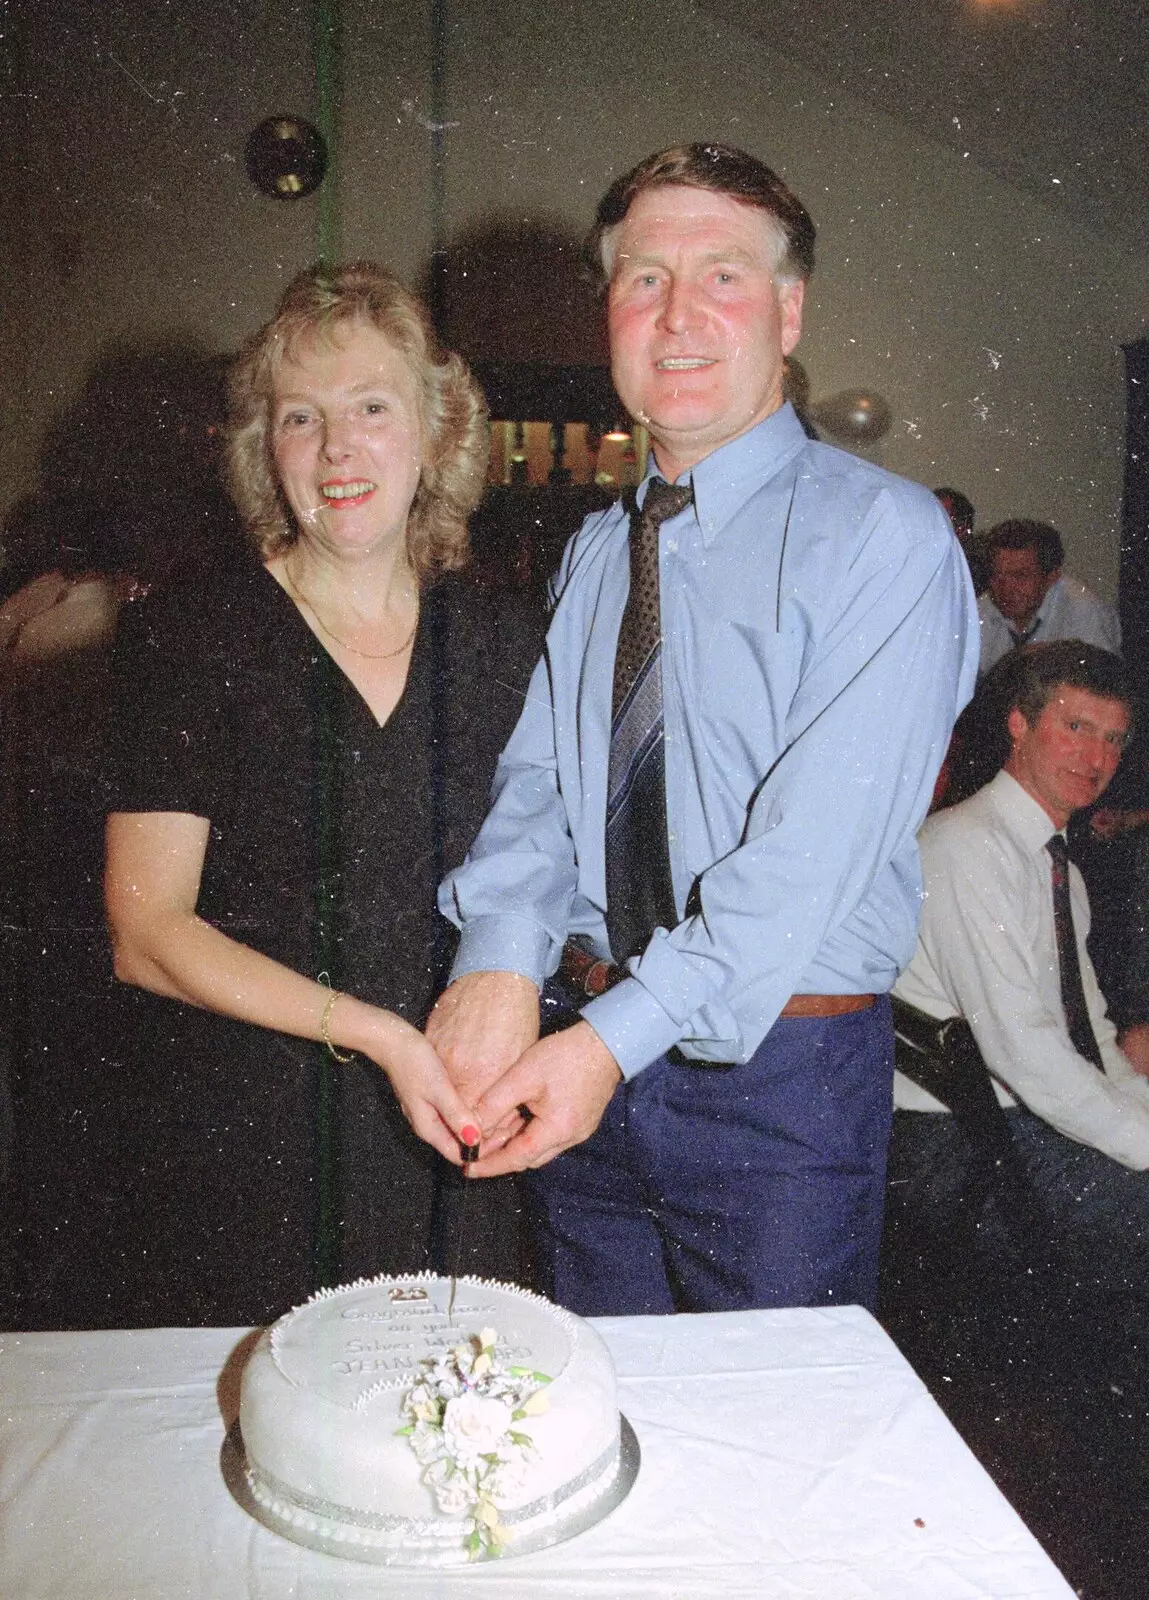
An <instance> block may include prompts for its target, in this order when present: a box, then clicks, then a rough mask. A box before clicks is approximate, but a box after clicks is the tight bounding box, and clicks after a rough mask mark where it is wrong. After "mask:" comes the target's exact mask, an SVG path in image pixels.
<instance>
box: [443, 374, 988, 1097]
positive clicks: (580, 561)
mask: <svg viewBox="0 0 1149 1600" xmlns="http://www.w3.org/2000/svg"><path fill="white" fill-rule="evenodd" d="M692 477H693V483H694V503H693V505H691V506H688V507H687V508H686V510H685V511H682V512H680V513H679V514H678V516H676V517H674V518H672V519H671V520H670V521H668V522H666V523H664V524H663V527H662V530H661V534H660V552H659V559H660V575H661V600H662V622H663V648H662V681H663V702H664V717H665V733H666V808H667V828H668V834H669V843H670V861H671V871H672V875H673V880H674V892H675V900H676V903H677V908H678V914H679V917H680V919H681V920H680V921H679V922H678V924H677V926H676V927H673V928H665V929H661V928H660V929H657V930H656V931H655V934H654V936H653V938H652V940H651V942H650V944H649V945H648V946H647V948H646V950H645V951H644V952H643V953H642V955H641V956H640V957H638V958H637V959H635V960H632V961H631V962H630V963H629V968H630V972H631V977H630V978H628V979H627V980H626V981H624V982H623V983H620V984H619V985H618V986H617V987H616V988H614V989H612V990H610V991H609V992H608V993H607V994H605V995H602V996H601V997H599V998H598V999H596V1000H592V1001H590V1002H589V1003H588V1004H587V1006H586V1007H585V1008H584V1010H583V1016H584V1017H585V1018H586V1020H587V1021H588V1022H589V1023H590V1024H591V1025H592V1027H593V1028H594V1030H595V1032H596V1033H598V1034H599V1036H600V1037H601V1038H602V1040H603V1042H604V1043H605V1044H606V1045H607V1047H608V1048H609V1049H610V1051H611V1052H612V1054H613V1055H614V1057H615V1059H616V1060H617V1061H618V1063H619V1066H620V1068H621V1069H622V1071H623V1073H624V1075H625V1076H627V1077H632V1076H633V1075H634V1074H635V1073H636V1072H639V1071H641V1070H642V1068H643V1067H645V1066H648V1065H649V1064H650V1062H651V1061H653V1060H654V1059H655V1058H656V1057H658V1056H659V1055H661V1054H663V1053H664V1052H665V1051H666V1050H668V1049H669V1048H670V1047H671V1046H672V1045H675V1044H677V1045H679V1046H680V1047H681V1049H682V1050H683V1051H684V1053H685V1054H686V1055H688V1056H691V1057H694V1058H696V1059H699V1060H703V1061H721V1062H740V1061H746V1060H748V1059H749V1057H750V1056H751V1055H752V1054H753V1053H754V1051H755V1050H756V1049H757V1047H758V1045H759V1044H760V1043H761V1041H762V1039H763V1038H764V1037H765V1035H766V1033H767V1032H768V1031H769V1029H770V1028H771V1026H772V1025H773V1023H774V1022H775V1020H776V1019H777V1017H778V1015H779V1013H780V1011H781V1009H782V1007H783V1006H784V1005H785V1003H786V1001H787V1000H788V999H789V998H790V996H791V995H792V994H794V993H798V992H805V993H808V994H859V993H860V994H865V993H881V992H885V991H886V990H888V989H889V988H890V987H891V986H892V985H893V982H894V979H895V978H896V977H897V974H898V972H899V970H900V968H902V967H903V966H904V965H905V964H906V963H907V962H908V961H909V959H910V956H911V955H912V954H913V950H914V942H915V935H916V930H917V921H918V911H919V907H920V901H921V877H920V871H919V865H918V854H917V846H916V843H915V840H914V834H915V831H916V829H917V827H918V825H919V823H920V822H921V821H922V818H923V817H924V816H925V813H926V809H927V806H928V804H929V800H930V795H931V792H932V789H933V784H934V780H935V777H936V775H937V771H938V768H939V766H940V764H941V761H942V757H943V756H944V754H945V749H946V743H947V741H948V738H949V734H950V730H951V728H952V726H953V723H954V719H955V718H956V716H957V713H958V711H959V710H960V709H961V707H962V706H963V705H964V704H965V702H966V701H967V700H968V698H969V696H970V694H971V693H972V690H973V685H974V681H975V677H976V673H977V659H978V628H977V613H976V610H975V602H974V596H973V590H972V587H971V584H970V580H969V574H968V571H967V568H966V564H965V561H964V560H963V558H962V555H961V551H960V549H959V547H958V544H957V542H956V540H955V539H954V536H953V533H952V531H951V528H950V525H949V522H948V520H947V518H946V516H945V513H944V512H943V511H942V509H941V507H940V506H939V505H938V503H937V501H936V500H935V499H934V497H933V495H932V494H931V493H930V492H929V491H928V490H926V489H923V488H921V487H920V486H919V485H917V484H913V483H909V482H907V481H906V480H905V479H903V478H897V477H894V476H893V475H892V474H890V473H888V472H885V471H883V470H882V469H881V468H878V467H875V466H872V465H870V464H869V463H867V462H864V461H861V460H859V459H857V458H856V457H854V456H851V455H848V454H846V453H845V452H843V451H840V450H836V449H834V448H833V447H831V446H828V445H824V444H820V443H817V442H815V441H811V440H809V439H807V437H806V435H805V433H804V432H803V430H802V428H801V426H800V424H799V422H798V420H797V418H796V417H795V415H794V412H793V410H792V409H791V408H790V406H789V405H786V406H783V407H782V409H781V410H779V411H776V412H774V413H773V414H772V415H771V416H769V417H767V418H766V419H765V421H763V422H761V423H759V424H758V426H757V427H755V428H754V429H752V430H751V431H750V432H749V433H746V434H743V435H741V436H740V437H739V438H737V439H733V440H731V441H730V442H729V443H728V444H725V445H722V446H721V447H720V448H719V449H717V450H715V451H714V452H713V453H712V454H711V455H709V456H707V457H706V458H705V460H703V461H700V462H699V463H698V465H697V466H696V467H695V468H694V471H693V474H692ZM644 493H645V485H643V486H642V487H641V488H640V490H639V497H640V499H641V498H642V496H643V495H644ZM627 534H628V521H627V517H626V514H625V512H624V510H623V509H622V507H621V506H620V505H615V506H612V507H611V508H610V509H609V510H607V511H605V512H602V513H599V514H598V515H595V516H592V517H590V518H588V520H587V522H586V523H585V524H584V525H583V527H582V528H581V529H580V530H579V532H578V533H577V534H576V535H575V537H574V538H573V539H572V540H571V542H570V544H569V545H568V547H567V549H566V551H565V553H564V556H563V560H562V564H561V567H560V570H559V573H558V575H557V578H556V579H555V585H554V592H555V608H554V614H553V617H552V620H551V626H550V630H549V632H548V635H547V642H546V646H545V650H544V654H543V658H542V660H541V661H540V663H539V665H538V667H537V668H536V671H535V674H534V677H533V678H532V680H531V685H530V689H529V692H528V696H527V703H526V706H525V708H524V711H523V714H522V717H521V719H520V721H519V724H518V726H517V728H516V729H515V732H514V734H513V735H512V737H511V740H510V743H509V744H508V746H507V748H506V750H505V752H504V754H503V757H502V759H501V761H500V763H499V767H498V770H497V772H496V776H495V782H494V787H493V804H492V808H491V811H490V813H489V815H488V817H487V820H486V821H485V823H484V824H483V827H482V829H481V830H480V832H479V836H478V838H477V839H476V841H475V843H474V846H473V847H472V849H471V852H470V855H469V856H468V858H467V860H466V861H465V862H464V864H463V865H462V866H461V867H460V868H459V869H458V870H457V871H455V872H453V873H452V874H451V875H450V876H449V877H448V878H447V879H446V881H445V882H444V884H443V886H442V889H441V890H440V902H439V903H440V907H441V909H442V910H443V912H444V913H445V915H447V916H448V917H450V918H451V920H452V921H453V922H455V923H456V924H457V925H458V926H459V927H460V928H461V930H462V938H461V942H460V946H459V951H458V955H457V957H456V961H455V967H454V974H453V975H454V976H455V977H458V976H460V975H461V974H463V973H466V972H473V971H481V970H486V969H495V970H503V971H513V972H519V973H522V974H524V975H525V976H526V977H529V978H531V979H532V980H533V981H534V982H536V983H539V984H540V985H541V983H542V981H543V980H544V979H545V977H546V976H547V975H549V974H550V973H551V972H553V971H554V970H555V968H556V966H557V964H558V960H559V956H560V954H561V950H562V945H563V942H564V940H565V939H566V938H567V936H568V934H570V933H575V932H579V933H583V934H586V935H588V936H589V938H590V939H591V941H592V943H593V944H594V946H595V947H596V949H598V950H599V951H600V953H602V954H604V955H605V954H606V953H607V952H608V949H609V947H608V944H607V939H606V926H605V921H604V915H603V913H604V908H605V905H606V865H605V859H604V838H605V805H606V792H605V791H606V776H607V761H608V750H609V742H610V708H611V681H612V675H613V667H614V655H615V647H616V644H617V640H618V631H619V624H620V621H621V618H622V612H623V607H624V605H625V603H626V595H627V589H628V585H629V564H628V550H627Z"/></svg>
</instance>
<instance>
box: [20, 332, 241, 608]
mask: <svg viewBox="0 0 1149 1600" xmlns="http://www.w3.org/2000/svg"><path fill="white" fill-rule="evenodd" d="M226 366H227V361H226V359H225V358H221V357H218V356H212V355H210V354H209V353H208V352H207V351H206V350H204V349H202V348H201V347H199V346H197V345H194V344H191V343H187V342H169V341H162V342H156V343H152V344H145V345H133V344H128V343H126V342H119V343H116V344H113V345H111V346H109V347H108V349H107V350H105V351H104V352H103V353H102V354H101V355H100V356H99V357H98V359H97V360H96V362H95V364H94V365H93V366H92V368H91V370H90V372H89V373H88V377H87V380H86V381H85V384H84V387H83V389H82V390H81V392H80V393H79V394H78V395H77V397H76V398H75V400H73V401H72V403H71V404H70V405H68V406H67V407H66V408H64V409H63V410H62V411H61V412H60V413H59V414H58V415H57V416H56V418H55V419H54V420H53V422H52V423H51V425H50V426H49V428H48V430H47V433H46V434H45V437H44V441H43V444H42V445H41V448H40V452H39V481H38V483H37V486H36V488H35V489H34V490H33V491H32V492H31V493H30V494H29V495H26V496H25V497H24V499H23V500H21V501H19V502H18V503H17V505H16V506H15V507H14V508H13V510H12V512H11V513H10V515H9V517H8V518H7V521H6V524H5V527H4V530H3V534H2V536H0V546H2V548H3V552H4V564H3V568H2V569H0V593H2V594H11V593H13V592H14V591H15V590H16V589H18V588H20V587H21V585H22V584H24V583H25V582H27V581H28V579H29V578H33V577H35V576H37V575H38V574H39V573H42V572H48V571H52V570H54V569H56V568H57V567H58V568H60V569H61V570H63V571H65V572H66V573H68V574H75V573H79V572H83V571H98V572H115V571H122V572H131V573H133V574H134V575H135V576H136V577H138V578H140V579H141V580H143V581H145V582H148V583H161V582H165V581H167V580H168V579H170V578H171V577H172V576H174V575H175V574H177V573H178V572H180V571H182V570H185V569H191V570H195V569H196V568H197V567H201V566H202V565H205V564H208V563H210V562H213V561H215V560H218V559H221V558H223V557H225V556H227V555H229V554H230V553H231V552H232V551H233V550H234V546H235V539H236V536H237V532H238V522H237V519H236V516H235V513H234V511H233V510H232V508H231V503H230V501H229V500H228V498H227V496H226V494H225V493H224V491H223V488H222V485H221V482H220V478H219V470H218V455H219V442H220V434H221V428H222V424H223V420H224V416H225V396H224V384H225V373H226Z"/></svg>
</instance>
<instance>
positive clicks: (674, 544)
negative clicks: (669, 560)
mask: <svg viewBox="0 0 1149 1600" xmlns="http://www.w3.org/2000/svg"><path fill="white" fill-rule="evenodd" d="M666 549H667V553H668V554H669V555H672V556H673V555H677V553H678V540H677V539H668V540H667V541H666Z"/></svg>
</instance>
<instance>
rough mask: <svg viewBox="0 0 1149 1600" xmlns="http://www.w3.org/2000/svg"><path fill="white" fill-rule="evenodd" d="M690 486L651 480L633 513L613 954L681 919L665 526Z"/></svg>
mask: <svg viewBox="0 0 1149 1600" xmlns="http://www.w3.org/2000/svg"><path fill="white" fill-rule="evenodd" d="M692 498H693V490H692V489H691V488H690V486H689V485H682V486H676V485H672V484H669V483H664V482H663V480H662V479H661V478H652V479H651V481H650V483H649V484H648V486H647V490H646V499H645V501H644V502H643V507H642V510H641V511H639V510H638V509H637V507H636V508H635V510H634V511H633V512H632V514H631V519H630V593H629V595H628V596H627V601H626V610H625V611H624V612H623V615H622V626H621V628H620V629H619V635H618V651H617V653H616V655H615V663H614V694H613V697H612V704H611V732H610V771H609V777H608V781H607V802H606V926H607V933H608V935H609V937H610V950H611V955H612V956H613V957H614V959H615V961H618V962H622V961H625V960H626V959H627V957H628V956H632V955H635V954H637V953H638V951H640V950H642V949H643V948H644V947H645V946H646V944H647V943H648V942H649V940H650V936H651V934H652V933H653V932H654V930H655V928H658V927H663V928H670V927H673V926H674V924H675V922H676V921H677V920H678V918H677V914H676V911H675V906H674V890H673V886H672V883H671V877H670V851H669V845H668V843H667V837H666V765H665V760H664V750H663V734H662V672H661V667H660V661H659V658H660V655H661V652H662V616H661V610H660V605H659V593H658V530H659V528H660V527H661V525H662V524H663V523H664V522H665V521H666V519H667V518H668V517H673V516H674V515H675V514H676V513H677V512H679V511H681V510H682V509H683V507H684V506H688V505H689V504H690V501H691V499H692Z"/></svg>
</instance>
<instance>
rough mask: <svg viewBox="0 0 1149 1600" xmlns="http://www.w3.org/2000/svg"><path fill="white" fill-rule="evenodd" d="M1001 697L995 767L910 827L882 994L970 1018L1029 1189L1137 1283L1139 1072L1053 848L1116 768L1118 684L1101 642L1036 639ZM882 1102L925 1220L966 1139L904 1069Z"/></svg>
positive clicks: (1070, 881)
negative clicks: (1003, 708) (905, 924)
mask: <svg viewBox="0 0 1149 1600" xmlns="http://www.w3.org/2000/svg"><path fill="white" fill-rule="evenodd" d="M1005 704H1006V705H1007V707H1008V710H1007V712H1006V726H1007V731H1008V734H1009V756H1008V758H1007V760H1006V763H1005V766H1004V768H1003V770H1002V771H1001V772H999V773H998V775H997V776H996V777H995V778H994V779H993V780H992V782H990V783H988V784H987V785H986V786H985V787H984V788H983V789H979V790H978V792H977V793H976V794H975V795H973V796H972V797H971V798H970V799H968V800H966V801H964V802H963V803H962V804H961V805H957V806H954V807H953V808H952V809H950V810H948V811H942V812H939V813H937V814H936V815H935V816H933V817H931V818H930V819H929V820H928V821H927V822H926V823H925V825H924V827H923V828H922V829H921V831H920V833H919V835H918V842H919V846H920V850H921V860H922V872H923V877H924V884H925V906H924V911H923V916H922V924H921V930H920V933H919V938H918V947H917V950H916V952H915V954H914V957H913V960H912V961H911V962H910V965H909V967H908V968H907V969H906V971H905V972H904V973H903V974H902V976H901V978H900V979H899V980H898V983H897V985H896V988H895V991H894V992H895V994H897V995H898V996H900V998H901V999H903V1000H905V1001H908V1002H909V1003H910V1004H911V1005H913V1006H916V1007H918V1009H919V1010H921V1011H924V1012H927V1013H928V1014H929V1015H930V1016H932V1017H936V1018H938V1019H944V1018H948V1017H955V1016H960V1017H964V1018H965V1020H966V1021H967V1022H968V1024H969V1026H970V1028H971V1030H972V1032H973V1036H974V1039H975V1041H976V1043H977V1046H978V1049H979V1050H980V1052H981V1055H982V1058H983V1060H984V1061H985V1064H986V1066H987V1067H988V1069H989V1072H990V1075H991V1078H992V1081H993V1086H994V1088H995V1090H996V1094H997V1098H998V1101H999V1102H1000V1104H1001V1105H1002V1106H1003V1107H1005V1108H1007V1109H1006V1112H1005V1117H1006V1121H1007V1123H1008V1126H1009V1129H1010V1132H1011V1134H1012V1137H1013V1144H1014V1146H1015V1148H1016V1151H1017V1154H1018V1156H1019V1158H1020V1162H1021V1167H1022V1170H1023V1172H1024V1175H1025V1177H1026V1179H1027V1180H1028V1184H1029V1187H1030V1189H1031V1190H1032V1191H1033V1193H1034V1195H1035V1197H1036V1199H1037V1201H1038V1203H1039V1205H1040V1207H1041V1210H1042V1211H1043V1212H1044V1214H1045V1217H1046V1218H1047V1219H1048V1221H1049V1222H1050V1223H1051V1224H1052V1228H1053V1232H1054V1235H1055V1236H1056V1238H1057V1239H1058V1240H1059V1242H1060V1244H1061V1246H1062V1248H1063V1249H1064V1250H1065V1251H1066V1252H1068V1254H1069V1256H1070V1258H1071V1260H1073V1261H1074V1263H1075V1264H1076V1265H1078V1266H1079V1267H1080V1271H1081V1273H1082V1275H1083V1276H1084V1277H1085V1278H1086V1280H1087V1281H1090V1282H1095V1283H1098V1284H1100V1285H1103V1286H1110V1287H1113V1286H1116V1285H1118V1284H1119V1285H1120V1286H1121V1287H1122V1288H1124V1289H1130V1288H1133V1289H1135V1290H1138V1289H1140V1290H1143V1291H1144V1292H1146V1293H1149V1176H1146V1169H1149V1082H1147V1081H1146V1079H1145V1078H1144V1077H1141V1076H1139V1075H1138V1073H1137V1072H1136V1071H1135V1070H1134V1068H1133V1066H1132V1064H1131V1063H1130V1061H1129V1060H1128V1059H1127V1058H1126V1057H1125V1056H1124V1055H1123V1054H1122V1052H1121V1051H1120V1050H1119V1049H1118V1047H1117V1041H1116V1033H1115V1030H1114V1027H1113V1024H1112V1023H1111V1022H1110V1021H1109V1018H1108V1017H1107V1016H1106V1012H1105V1001H1104V998H1103V996H1102V994H1101V991H1100V989H1099V988H1098V986H1097V980H1096V977H1095V976H1094V971H1093V967H1092V964H1091V963H1090V960H1089V955H1088V952H1087V950H1086V945H1085V940H1086V935H1087V933H1088V931H1089V902H1088V900H1087V898H1086V894H1085V886H1084V883H1083V881H1082V879H1081V875H1080V873H1079V872H1078V871H1077V869H1076V867H1073V866H1069V865H1068V863H1067V862H1066V859H1065V855H1064V837H1065V827H1066V824H1067V823H1068V822H1069V819H1070V817H1071V816H1072V815H1073V813H1074V812H1075V811H1078V810H1080V809H1082V808H1083V807H1085V806H1088V805H1091V804H1092V803H1093V802H1094V801H1095V800H1096V799H1097V798H1098V796H1099V795H1100V794H1101V793H1102V792H1103V790H1104V789H1105V787H1106V785H1107V784H1108V783H1109V780H1110V779H1111V778H1112V776H1113V774H1114V772H1115V771H1116V770H1117V765H1118V762H1119V761H1120V759H1121V752H1122V750H1123V748H1124V746H1125V743H1126V741H1127V739H1128V736H1129V731H1130V722H1131V698H1130V690H1129V687H1128V681H1127V679H1126V676H1125V672H1124V669H1123V667H1122V663H1121V662H1120V660H1119V659H1118V658H1117V657H1116V656H1114V655H1112V654H1110V653H1109V652H1108V651H1104V650H1099V649H1097V648H1096V647H1094V646H1092V645H1087V644H1081V643H1080V642H1079V641H1076V640H1072V641H1062V642H1057V643H1053V644H1046V645H1036V646H1031V647H1030V648H1028V649H1026V650H1023V651H1019V652H1018V655H1017V660H1016V668H1015V678H1014V683H1013V684H1012V686H1011V688H1010V692H1009V694H1008V695H1007V696H1006V698H1005ZM1066 869H1067V870H1066ZM1059 879H1060V882H1059V881H1058V880H1059ZM1059 920H1060V922H1061V930H1060V934H1059V929H1058V921H1059ZM1074 955H1075V956H1076V959H1074ZM895 1105H896V1106H897V1107H898V1110H897V1112H896V1114H895V1119H894V1120H895V1126H894V1135H893V1142H892V1145H891V1152H890V1180H891V1185H892V1193H893V1194H894V1195H895V1196H896V1197H897V1200H898V1202H899V1203H900V1208H901V1215H902V1216H908V1215H911V1214H913V1215H916V1216H917V1217H918V1218H920V1219H921V1220H923V1221H924V1222H925V1224H926V1226H927V1228H930V1227H932V1229H933V1230H934V1231H935V1232H937V1231H938V1230H940V1229H944V1228H945V1227H946V1226H947V1218H946V1208H947V1207H951V1208H952V1205H953V1203H954V1201H955V1199H956V1197H957V1196H958V1195H959V1194H960V1193H961V1191H962V1188H963V1182H964V1179H965V1177H966V1175H967V1174H968V1171H969V1169H970V1165H971V1152H970V1147H969V1145H968V1144H967V1143H966V1141H965V1139H964V1136H963V1134H962V1132H961V1130H960V1128H959V1127H958V1126H957V1125H956V1123H957V1119H956V1118H954V1117H952V1116H950V1115H948V1114H947V1110H948V1108H947V1107H946V1106H944V1105H943V1104H942V1103H941V1102H940V1101H939V1100H937V1099H935V1098H934V1097H933V1096H932V1095H930V1094H929V1093H927V1092H926V1090H925V1089H923V1088H920V1087H919V1086H918V1085H916V1084H914V1083H912V1082H910V1080H909V1079H908V1078H906V1077H904V1076H903V1075H902V1074H900V1073H899V1074H898V1076H897V1081H896V1084H895ZM988 1225H989V1226H990V1228H991V1230H992V1227H993V1222H992V1219H990V1221H989V1223H988Z"/></svg>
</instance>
